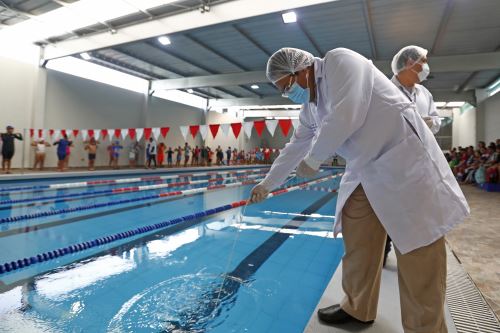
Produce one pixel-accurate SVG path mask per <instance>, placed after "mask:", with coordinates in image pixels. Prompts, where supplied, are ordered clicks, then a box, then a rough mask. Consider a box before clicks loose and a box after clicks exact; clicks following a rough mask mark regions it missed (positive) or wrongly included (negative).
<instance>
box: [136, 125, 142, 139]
mask: <svg viewBox="0 0 500 333" xmlns="http://www.w3.org/2000/svg"><path fill="white" fill-rule="evenodd" d="M135 134H136V135H137V139H136V140H137V141H140V140H141V139H142V134H144V128H142V127H141V128H136V129H135Z"/></svg>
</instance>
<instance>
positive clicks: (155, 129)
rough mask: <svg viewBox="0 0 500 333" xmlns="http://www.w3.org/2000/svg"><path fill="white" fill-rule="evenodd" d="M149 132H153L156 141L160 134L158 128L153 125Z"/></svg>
mask: <svg viewBox="0 0 500 333" xmlns="http://www.w3.org/2000/svg"><path fill="white" fill-rule="evenodd" d="M136 132H137V131H136ZM151 133H153V137H154V138H155V140H156V141H158V137H159V136H160V128H159V127H153V129H152V130H151Z"/></svg>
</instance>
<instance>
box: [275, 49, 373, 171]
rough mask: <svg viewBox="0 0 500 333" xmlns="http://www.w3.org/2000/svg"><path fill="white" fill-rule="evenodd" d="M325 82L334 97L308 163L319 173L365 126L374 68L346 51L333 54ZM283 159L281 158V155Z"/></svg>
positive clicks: (326, 58) (331, 54) (330, 57)
mask: <svg viewBox="0 0 500 333" xmlns="http://www.w3.org/2000/svg"><path fill="white" fill-rule="evenodd" d="M324 66H325V82H324V84H326V86H327V87H328V90H329V92H328V93H329V94H330V96H327V98H328V99H329V103H328V105H326V107H327V108H328V109H329V110H328V112H329V113H328V115H327V116H326V117H325V118H324V119H323V120H322V123H323V124H322V126H321V128H320V131H319V133H318V136H317V138H316V140H315V142H314V143H313V146H312V148H311V151H310V152H309V154H307V156H306V158H305V159H304V162H305V163H306V164H307V165H308V166H309V167H310V168H312V169H314V170H318V169H319V166H320V165H321V163H323V161H325V160H326V159H328V158H329V157H331V156H332V155H334V154H335V152H336V151H337V149H338V148H339V147H340V146H342V144H343V143H344V142H345V141H346V140H347V139H348V138H349V137H350V136H351V135H352V134H353V133H354V132H356V131H357V130H358V129H359V128H360V127H361V126H362V125H363V123H364V122H365V119H366V114H367V112H368V107H369V104H370V100H371V94H372V90H373V80H374V79H373V71H374V68H373V64H372V63H371V62H370V61H368V60H367V59H365V58H363V57H362V56H359V55H356V54H352V53H350V52H347V51H346V50H335V51H331V53H330V54H328V55H327V56H326V57H325V64H324ZM280 156H281V155H280Z"/></svg>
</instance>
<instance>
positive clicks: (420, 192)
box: [251, 48, 469, 333]
mask: <svg viewBox="0 0 500 333" xmlns="http://www.w3.org/2000/svg"><path fill="white" fill-rule="evenodd" d="M267 76H268V78H269V80H270V81H271V82H273V83H274V84H275V85H276V87H277V88H278V89H279V90H280V91H281V92H282V94H283V95H284V96H286V97H288V98H290V99H291V100H293V101H294V102H297V103H301V104H302V110H301V112H300V116H299V119H300V124H299V126H298V128H297V129H296V130H295V132H294V134H293V137H292V139H291V140H290V142H289V143H288V144H287V145H286V146H285V148H284V149H283V150H282V152H281V154H280V156H279V157H278V158H277V159H276V161H275V162H274V163H273V166H272V168H271V170H270V171H269V173H268V174H267V176H266V177H265V179H264V180H263V181H262V182H261V183H260V184H258V185H257V186H255V187H254V189H253V190H252V194H251V201H252V202H259V201H261V200H263V199H265V198H266V196H267V194H268V193H269V191H271V190H272V189H274V188H276V187H278V186H279V185H280V184H282V183H283V181H284V180H285V179H286V177H287V176H288V175H289V174H290V172H291V171H292V170H293V169H295V168H296V167H297V166H298V167H297V174H298V175H299V176H307V177H312V176H314V175H315V174H316V172H317V170H318V169H319V166H320V164H321V163H322V162H323V161H324V160H326V159H327V158H329V157H330V156H332V155H333V154H335V153H338V154H339V155H341V156H342V157H343V158H344V159H345V160H346V162H347V164H346V170H345V173H344V176H343V177H342V181H341V185H340V191H339V196H338V199H337V209H336V223H335V227H334V230H335V234H338V233H339V232H340V231H342V234H343V240H344V244H345V255H344V258H343V261H342V274H343V276H342V280H343V281H342V286H343V289H344V292H345V294H346V295H345V297H344V299H343V300H342V302H341V303H340V304H336V305H333V306H330V307H328V308H325V309H321V310H319V311H318V315H319V317H320V319H321V320H323V321H325V322H327V323H330V324H341V323H345V322H350V321H360V322H363V323H368V324H369V323H372V322H373V320H375V317H376V314H377V303H378V295H379V288H380V276H381V268H382V260H383V255H384V245H385V240H386V235H387V234H389V235H390V236H391V238H392V239H393V241H394V244H395V247H396V254H397V258H398V277H399V290H400V302H401V312H402V321H403V327H404V331H405V332H406V333H410V332H411V333H415V332H418V333H421V332H422V333H423V332H426V333H429V332H432V333H443V332H447V329H446V324H445V321H444V297H445V289H446V252H445V243H444V238H443V237H444V235H445V234H446V233H447V232H448V231H449V230H450V229H451V228H452V227H453V226H455V225H456V224H458V223H461V222H462V221H463V220H464V218H465V217H466V216H467V215H468V214H469V207H468V205H467V202H466V200H465V198H464V196H463V193H462V191H461V190H460V187H459V186H458V184H457V182H456V180H455V178H454V177H453V174H452V173H451V171H450V168H449V166H448V164H447V162H446V159H445V158H444V156H443V153H442V152H441V150H440V148H439V146H438V145H437V142H436V140H435V138H434V136H433V135H432V132H431V131H430V130H429V127H428V126H427V125H426V123H425V122H424V120H423V119H422V117H421V116H420V115H419V114H418V113H417V111H416V110H415V104H414V103H412V102H410V101H409V100H408V99H407V98H406V97H405V96H404V95H403V93H402V92H401V91H400V90H399V89H398V88H397V87H396V86H395V85H394V84H393V83H392V82H391V81H390V80H389V79H388V78H387V77H385V75H384V74H383V73H382V72H380V71H379V70H378V69H377V68H376V67H375V66H374V65H373V64H372V62H371V61H369V60H367V59H366V58H364V57H363V56H361V55H359V54H357V53H356V52H353V51H351V50H348V49H342V48H339V49H334V50H332V51H329V52H328V53H327V54H326V56H325V57H324V58H323V59H319V58H314V57H313V56H312V55H311V54H310V53H308V52H306V51H303V50H298V49H293V48H283V49H280V50H279V51H277V52H276V53H275V54H273V55H272V56H271V58H270V59H269V61H268V64H267Z"/></svg>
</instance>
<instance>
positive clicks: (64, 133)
mask: <svg viewBox="0 0 500 333" xmlns="http://www.w3.org/2000/svg"><path fill="white" fill-rule="evenodd" d="M61 135H62V136H63V137H65V136H66V130H65V129H62V130H61Z"/></svg>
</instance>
